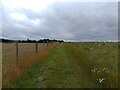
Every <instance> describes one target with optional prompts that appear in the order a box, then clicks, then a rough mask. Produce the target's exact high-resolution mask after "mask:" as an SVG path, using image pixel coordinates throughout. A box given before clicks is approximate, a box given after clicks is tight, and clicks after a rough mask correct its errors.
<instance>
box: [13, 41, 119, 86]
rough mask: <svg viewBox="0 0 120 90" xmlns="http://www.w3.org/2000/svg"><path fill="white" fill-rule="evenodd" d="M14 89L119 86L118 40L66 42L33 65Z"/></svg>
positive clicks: (18, 80) (17, 81)
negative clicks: (114, 41)
mask: <svg viewBox="0 0 120 90" xmlns="http://www.w3.org/2000/svg"><path fill="white" fill-rule="evenodd" d="M11 87H13V88H34V87H35V88H36V87H37V88H116V87H118V43H113V42H107V43H106V42H100V43H98V42H93V43H92V42H81V43H64V44H60V45H58V46H57V47H55V48H54V49H52V50H51V51H50V52H49V54H48V55H47V56H46V57H44V58H43V60H42V61H38V62H36V63H34V65H32V66H31V67H30V68H29V70H28V71H27V72H25V73H24V74H23V75H21V77H20V78H19V79H17V80H15V81H14V82H13V83H12V86H11Z"/></svg>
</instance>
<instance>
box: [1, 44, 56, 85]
mask: <svg viewBox="0 0 120 90" xmlns="http://www.w3.org/2000/svg"><path fill="white" fill-rule="evenodd" d="M55 45H56V44H49V46H48V47H47V46H44V47H43V44H39V45H38V47H39V49H38V53H37V54H36V51H35V44H34V43H31V44H29V43H20V44H19V63H17V62H16V47H15V43H3V45H2V50H3V52H2V61H3V63H2V65H3V66H2V69H3V87H6V86H8V87H10V84H11V81H13V80H16V79H17V78H18V77H19V76H21V74H23V73H24V72H25V71H26V70H27V68H29V67H30V66H31V65H32V64H33V63H35V62H37V61H39V60H41V59H42V58H43V57H44V56H46V55H47V54H48V52H49V51H50V49H51V48H53V47H54V46H55Z"/></svg>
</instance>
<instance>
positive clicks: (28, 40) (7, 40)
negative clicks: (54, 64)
mask: <svg viewBox="0 0 120 90" xmlns="http://www.w3.org/2000/svg"><path fill="white" fill-rule="evenodd" d="M0 42H3V43H13V42H19V43H35V42H38V43H52V42H59V43H62V42H64V41H63V40H50V39H40V40H30V39H27V40H9V39H0Z"/></svg>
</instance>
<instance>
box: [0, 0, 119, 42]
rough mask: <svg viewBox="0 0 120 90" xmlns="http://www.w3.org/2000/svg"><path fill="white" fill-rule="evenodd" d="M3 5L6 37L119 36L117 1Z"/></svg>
mask: <svg viewBox="0 0 120 90" xmlns="http://www.w3.org/2000/svg"><path fill="white" fill-rule="evenodd" d="M1 7H2V10H0V11H2V21H0V24H1V23H2V37H3V38H8V39H27V38H30V39H43V38H49V39H62V40H72V41H80V40H117V39H118V3H117V2H78V1H77V2H74V1H73V0H71V2H68V1H67V2H66V1H65V0H61V1H60V0H58V1H57V0H3V1H2V3H1ZM0 16H1V15H0ZM0 28H1V26H0ZM0 33H1V32H0Z"/></svg>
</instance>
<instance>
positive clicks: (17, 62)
mask: <svg viewBox="0 0 120 90" xmlns="http://www.w3.org/2000/svg"><path fill="white" fill-rule="evenodd" d="M16 62H17V64H18V42H16Z"/></svg>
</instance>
